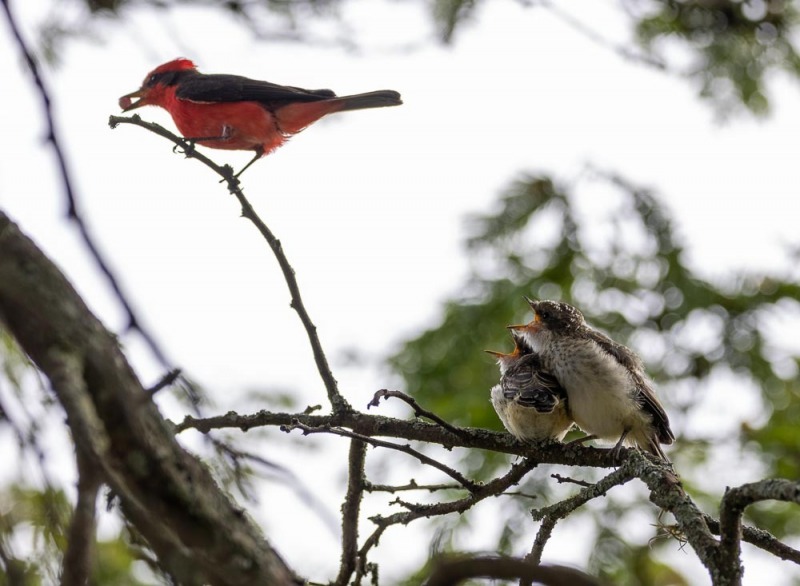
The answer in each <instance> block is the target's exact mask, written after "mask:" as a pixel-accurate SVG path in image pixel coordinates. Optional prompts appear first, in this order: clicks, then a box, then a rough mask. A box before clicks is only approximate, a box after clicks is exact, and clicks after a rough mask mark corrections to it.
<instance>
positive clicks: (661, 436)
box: [636, 381, 675, 445]
mask: <svg viewBox="0 0 800 586" xmlns="http://www.w3.org/2000/svg"><path fill="white" fill-rule="evenodd" d="M637 388H638V391H639V395H638V396H637V397H636V399H637V400H638V401H639V404H640V405H641V406H642V409H643V410H644V411H645V412H646V413H649V414H650V415H651V416H652V417H653V426H654V427H655V428H656V432H657V433H658V441H660V442H661V443H662V444H667V445H669V444H671V443H672V442H673V441H675V434H674V433H672V428H670V426H669V417H668V416H667V412H666V411H664V407H663V406H662V405H661V401H659V400H658V397H656V394H655V392H654V391H653V389H651V388H650V385H649V384H647V381H644V384H643V385H640V386H638V387H637Z"/></svg>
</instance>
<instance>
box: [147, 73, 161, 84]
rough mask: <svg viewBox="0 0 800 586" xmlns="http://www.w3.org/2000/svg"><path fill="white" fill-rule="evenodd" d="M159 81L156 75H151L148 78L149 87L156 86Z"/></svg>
mask: <svg viewBox="0 0 800 586" xmlns="http://www.w3.org/2000/svg"><path fill="white" fill-rule="evenodd" d="M157 79H158V78H157V77H156V76H155V75H151V76H150V77H148V78H147V85H155V84H156V80H157Z"/></svg>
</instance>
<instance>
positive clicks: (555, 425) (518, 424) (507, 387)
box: [488, 334, 573, 441]
mask: <svg viewBox="0 0 800 586" xmlns="http://www.w3.org/2000/svg"><path fill="white" fill-rule="evenodd" d="M513 337H514V344H515V346H514V351H513V352H511V353H510V354H503V353H502V352H493V351H488V352H489V353H490V354H492V355H493V356H495V357H496V358H497V364H498V365H499V367H500V384H497V385H495V386H494V387H492V390H491V401H492V406H493V407H494V410H495V411H496V412H497V415H498V417H500V421H502V422H503V425H504V426H505V428H506V429H507V430H508V431H509V432H510V433H511V434H512V435H513V436H514V437H516V438H517V439H519V440H521V441H531V440H542V439H548V438H549V439H556V440H559V441H560V440H562V439H563V438H564V436H565V435H566V434H567V431H569V429H570V428H571V427H572V424H573V422H572V418H571V417H570V415H569V409H568V406H567V395H566V392H565V391H564V389H563V388H561V386H560V385H559V384H558V381H557V380H556V379H555V377H553V376H552V375H551V374H550V373H548V372H546V371H545V370H544V369H543V368H542V363H541V359H540V358H539V356H538V355H537V354H534V353H533V352H531V349H530V347H529V346H528V345H527V344H526V343H525V341H524V339H523V338H522V337H521V336H518V335H516V334H514V335H513Z"/></svg>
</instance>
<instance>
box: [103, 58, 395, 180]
mask: <svg viewBox="0 0 800 586" xmlns="http://www.w3.org/2000/svg"><path fill="white" fill-rule="evenodd" d="M402 103H403V102H402V100H401V99H400V94H399V93H397V92H396V91H394V90H378V91H374V92H367V93H364V94H354V95H351V96H337V95H336V94H335V93H334V92H332V91H331V90H306V89H302V88H299V87H293V86H287V85H278V84H275V83H270V82H268V81H259V80H255V79H249V78H247V77H242V76H239V75H227V74H210V75H207V74H204V73H200V72H199V71H197V67H196V66H195V64H194V63H193V62H192V61H190V60H189V59H183V58H179V59H174V60H172V61H170V62H168V63H164V64H163V65H159V66H158V67H156V68H155V69H154V70H153V71H151V72H150V73H148V74H147V77H145V78H144V82H143V83H142V87H140V88H139V89H138V90H136V91H135V92H131V93H129V94H126V95H124V96H122V97H121V98H120V99H119V106H120V108H122V110H123V111H125V112H129V111H130V110H133V109H135V108H140V107H142V106H148V105H151V106H160V107H162V108H164V109H165V110H166V111H167V112H169V113H170V115H171V116H172V119H173V120H174V122H175V125H176V126H177V127H178V130H179V131H180V132H181V134H182V135H183V136H184V137H185V138H186V139H188V140H190V141H192V142H196V143H197V144H200V145H203V146H206V147H209V148H215V149H226V150H247V151H253V152H255V156H254V157H253V159H252V160H251V161H250V162H249V163H247V165H245V166H244V168H243V169H242V170H241V171H239V172H238V173H237V174H236V176H237V177H238V176H239V175H241V174H242V173H243V172H244V171H245V169H247V168H248V167H250V165H252V164H253V163H255V162H256V161H257V160H258V159H259V158H261V157H262V156H264V155H268V154H269V153H271V152H272V151H274V150H275V149H277V148H278V147H279V146H281V145H282V144H283V143H285V142H286V141H287V140H288V139H289V137H291V136H292V135H294V134H297V133H298V132H300V131H301V130H303V129H304V128H306V127H307V126H309V125H311V124H313V123H314V122H316V121H317V120H319V119H320V118H322V117H323V116H326V115H327V114H332V113H334V112H345V111H347V110H363V109H367V108H383V107H386V106H399V105H400V104H402Z"/></svg>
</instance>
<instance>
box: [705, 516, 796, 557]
mask: <svg viewBox="0 0 800 586" xmlns="http://www.w3.org/2000/svg"><path fill="white" fill-rule="evenodd" d="M705 519H706V524H707V525H708V528H709V530H710V531H711V532H712V533H714V534H715V535H719V521H718V520H717V519H714V518H713V517H711V516H710V515H705ZM742 539H743V540H744V541H745V542H746V543H749V544H750V545H754V546H756V547H758V548H760V549H763V550H764V551H766V552H769V553H771V554H772V555H774V556H776V557H779V558H781V559H782V560H786V561H789V562H794V563H796V564H798V565H800V551H798V550H796V549H794V548H793V547H789V546H788V545H786V544H785V543H783V542H782V541H780V540H779V539H778V538H777V537H775V536H774V535H772V534H771V533H770V532H769V531H764V530H763V529H758V528H756V527H747V526H742Z"/></svg>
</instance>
